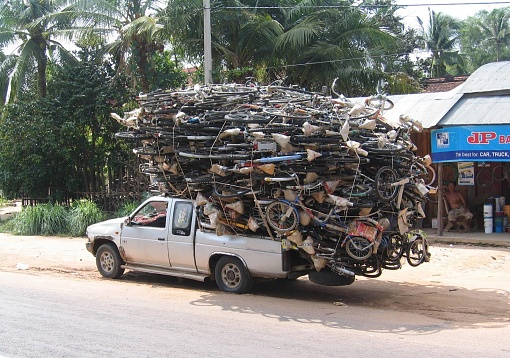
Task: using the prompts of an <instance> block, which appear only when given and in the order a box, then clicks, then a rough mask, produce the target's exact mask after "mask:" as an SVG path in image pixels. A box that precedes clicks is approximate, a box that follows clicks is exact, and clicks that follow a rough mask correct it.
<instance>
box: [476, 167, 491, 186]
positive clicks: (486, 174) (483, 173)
mask: <svg viewBox="0 0 510 358" xmlns="http://www.w3.org/2000/svg"><path fill="white" fill-rule="evenodd" d="M493 182H494V177H493V176H492V172H491V171H490V170H488V169H482V170H480V171H479V172H478V174H476V184H477V185H478V186H479V187H481V188H484V189H485V188H489V187H490V186H491V185H492V183H493Z"/></svg>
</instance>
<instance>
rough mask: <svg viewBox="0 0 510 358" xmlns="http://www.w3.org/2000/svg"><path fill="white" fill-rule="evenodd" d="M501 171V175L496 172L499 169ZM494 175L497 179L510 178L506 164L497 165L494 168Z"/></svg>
mask: <svg viewBox="0 0 510 358" xmlns="http://www.w3.org/2000/svg"><path fill="white" fill-rule="evenodd" d="M497 169H499V171H501V176H500V175H499V174H496V173H497V172H498V170H497ZM492 177H493V178H494V180H495V181H503V180H505V179H508V171H507V169H506V167H505V166H504V165H497V166H495V167H494V168H492Z"/></svg>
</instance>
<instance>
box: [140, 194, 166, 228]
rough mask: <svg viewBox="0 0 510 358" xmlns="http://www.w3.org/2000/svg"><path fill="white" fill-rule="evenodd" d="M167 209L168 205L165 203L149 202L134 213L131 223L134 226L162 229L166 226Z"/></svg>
mask: <svg viewBox="0 0 510 358" xmlns="http://www.w3.org/2000/svg"><path fill="white" fill-rule="evenodd" d="M167 208H168V203H167V202H165V201H151V202H149V203H147V205H145V206H144V207H143V208H141V209H140V210H139V211H138V213H136V215H135V216H134V218H133V221H132V223H133V224H134V225H142V226H148V227H160V228H164V227H165V226H166V212H167Z"/></svg>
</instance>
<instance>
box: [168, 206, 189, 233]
mask: <svg viewBox="0 0 510 358" xmlns="http://www.w3.org/2000/svg"><path fill="white" fill-rule="evenodd" d="M192 217H193V205H192V204H191V203H189V202H186V201H177V202H176V203H175V205H174V214H173V218H172V234H173V235H180V236H189V234H190V233H191V218H192Z"/></svg>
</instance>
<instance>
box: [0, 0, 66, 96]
mask: <svg viewBox="0 0 510 358" xmlns="http://www.w3.org/2000/svg"><path fill="white" fill-rule="evenodd" d="M66 5H67V3H66V1H65V0H9V1H4V2H3V3H2V4H0V48H1V49H2V50H4V49H6V48H8V47H10V46H15V47H14V52H13V53H12V54H10V55H8V56H6V57H5V58H4V59H3V61H2V63H1V64H0V68H2V70H3V71H1V74H0V75H1V76H6V77H8V80H7V81H6V83H7V85H8V90H7V96H8V98H6V101H9V102H10V101H12V100H14V99H15V98H16V96H17V95H19V94H20V93H21V92H22V91H23V90H24V89H25V90H26V88H27V87H33V86H32V85H31V83H30V81H31V80H33V79H34V77H35V88H36V92H37V94H38V95H39V96H40V97H45V96H46V70H47V66H48V61H49V59H50V58H51V59H53V60H55V61H59V60H60V61H61V60H72V59H73V58H74V57H73V56H72V54H71V53H70V52H69V51H67V50H66V48H65V47H64V46H63V45H62V43H61V42H59V41H58V40H62V39H64V38H69V36H70V34H71V33H70V32H68V29H69V28H71V26H72V24H73V21H74V18H73V17H71V16H67V15H66V14H65V12H64V9H65V7H66ZM57 14H58V15H59V16H55V17H52V16H50V15H57ZM34 73H35V76H34Z"/></svg>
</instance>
